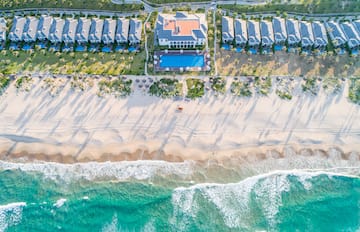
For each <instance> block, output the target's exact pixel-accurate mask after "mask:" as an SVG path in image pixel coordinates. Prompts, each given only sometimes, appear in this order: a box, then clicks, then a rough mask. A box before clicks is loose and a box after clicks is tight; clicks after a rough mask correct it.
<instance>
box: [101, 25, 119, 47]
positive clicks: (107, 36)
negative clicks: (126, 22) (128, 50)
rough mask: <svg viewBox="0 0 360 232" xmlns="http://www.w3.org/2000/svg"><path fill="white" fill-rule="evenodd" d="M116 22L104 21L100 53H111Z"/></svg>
mask: <svg viewBox="0 0 360 232" xmlns="http://www.w3.org/2000/svg"><path fill="white" fill-rule="evenodd" d="M115 32H116V20H114V19H105V20H104V27H103V33H102V36H101V40H102V42H103V43H104V47H103V48H102V52H111V51H112V46H113V44H114V42H115Z"/></svg>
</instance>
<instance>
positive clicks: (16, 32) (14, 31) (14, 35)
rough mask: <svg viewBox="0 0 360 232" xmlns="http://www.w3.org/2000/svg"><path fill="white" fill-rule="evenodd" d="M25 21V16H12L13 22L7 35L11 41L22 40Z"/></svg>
mask: <svg viewBox="0 0 360 232" xmlns="http://www.w3.org/2000/svg"><path fill="white" fill-rule="evenodd" d="M25 23H26V18H24V17H20V16H15V17H14V20H13V24H12V27H11V29H10V33H9V36H8V37H9V40H10V41H11V42H19V41H22V39H23V37H22V35H23V31H24V26H25Z"/></svg>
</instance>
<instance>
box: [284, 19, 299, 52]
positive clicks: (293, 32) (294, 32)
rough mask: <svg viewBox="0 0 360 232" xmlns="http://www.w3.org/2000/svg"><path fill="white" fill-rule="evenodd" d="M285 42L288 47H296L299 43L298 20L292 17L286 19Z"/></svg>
mask: <svg viewBox="0 0 360 232" xmlns="http://www.w3.org/2000/svg"><path fill="white" fill-rule="evenodd" d="M286 31H287V43H288V46H289V47H297V46H299V44H300V41H301V37H300V30H299V22H298V21H297V20H294V19H287V20H286Z"/></svg>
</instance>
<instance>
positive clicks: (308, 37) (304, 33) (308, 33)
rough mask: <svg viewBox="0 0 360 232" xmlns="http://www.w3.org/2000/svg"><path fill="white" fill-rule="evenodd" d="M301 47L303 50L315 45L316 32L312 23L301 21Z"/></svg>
mask: <svg viewBox="0 0 360 232" xmlns="http://www.w3.org/2000/svg"><path fill="white" fill-rule="evenodd" d="M299 24H300V35H301V48H302V49H303V50H307V51H309V50H311V49H312V46H313V45H314V34H313V31H312V28H311V23H309V22H304V21H301V22H300V23H299Z"/></svg>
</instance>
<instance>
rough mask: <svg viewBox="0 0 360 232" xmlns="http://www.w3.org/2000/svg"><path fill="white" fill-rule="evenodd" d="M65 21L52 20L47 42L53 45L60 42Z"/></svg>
mask: <svg viewBox="0 0 360 232" xmlns="http://www.w3.org/2000/svg"><path fill="white" fill-rule="evenodd" d="M64 24H65V20H63V19H61V18H54V19H53V22H52V24H51V27H50V33H49V40H50V42H51V43H53V44H58V43H61V42H62V32H63V29H64Z"/></svg>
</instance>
